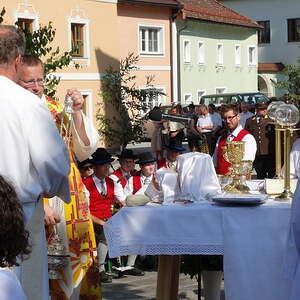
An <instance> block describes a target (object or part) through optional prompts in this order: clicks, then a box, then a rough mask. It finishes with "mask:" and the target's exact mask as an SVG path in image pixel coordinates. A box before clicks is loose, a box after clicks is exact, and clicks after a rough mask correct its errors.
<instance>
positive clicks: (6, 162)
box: [0, 25, 70, 300]
mask: <svg viewBox="0 0 300 300" xmlns="http://www.w3.org/2000/svg"><path fill="white" fill-rule="evenodd" d="M24 49H25V40H24V37H23V36H22V34H21V33H19V32H18V31H17V29H16V28H15V27H14V26H7V25H0V111H1V123H0V136H1V139H2V144H1V147H0V157H1V160H0V174H2V175H3V176H4V177H5V178H6V179H7V180H9V181H10V182H11V183H12V184H13V185H14V187H15V188H16V192H17V194H18V197H19V199H20V201H21V202H22V206H23V209H24V215H25V221H26V222H29V223H30V222H32V221H34V222H40V223H41V225H40V226H39V227H41V228H44V226H43V211H42V205H41V204H42V201H39V199H40V197H41V195H45V194H47V195H57V196H59V197H60V198H61V199H63V200H64V201H66V202H69V201H70V193H69V183H68V174H69V156H68V152H67V148H66V147H65V144H64V143H63V141H62V139H61V138H60V136H59V134H58V132H57V129H56V127H55V125H54V124H53V121H52V118H51V115H50V113H49V111H48V109H47V107H46V105H45V104H44V103H42V102H41V101H39V99H38V97H36V96H35V95H33V94H32V93H30V92H28V91H26V90H24V89H23V88H21V87H20V86H19V85H17V84H16V83H15V82H16V81H17V80H18V71H19V67H20V63H21V56H22V55H23V52H24ZM40 236H41V240H40V241H39V242H40V243H41V244H42V245H43V248H44V256H46V244H45V237H44V235H43V233H41V235H40ZM42 237H44V238H42ZM20 272H22V266H21V268H18V269H17V270H16V273H17V274H18V275H20ZM34 276H35V272H32V274H30V277H31V280H32V281H33V282H34V281H35V280H37V279H36V278H35V277H34ZM46 288H47V287H46ZM39 300H40V299H39Z"/></svg>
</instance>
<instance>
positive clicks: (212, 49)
mask: <svg viewBox="0 0 300 300" xmlns="http://www.w3.org/2000/svg"><path fill="white" fill-rule="evenodd" d="M181 3H182V4H183V5H184V7H183V9H182V13H181V14H180V15H179V16H178V17H177V20H176V25H177V33H178V49H179V52H178V61H179V67H178V74H179V78H180V80H179V87H178V89H179V95H180V101H181V103H183V104H189V103H191V102H193V103H199V102H200V99H201V96H203V95H205V94H219V93H236V92H238V93H246V92H257V89H258V88H257V30H258V27H259V26H258V25H257V24H256V23H254V22H252V21H251V20H249V19H248V18H246V17H244V16H241V15H239V14H237V13H235V12H233V11H232V10H229V9H228V8H227V7H225V6H223V5H222V4H219V3H218V2H216V1H214V0H213V1H202V0H200V1H191V0H189V1H187V0H184V1H181Z"/></svg>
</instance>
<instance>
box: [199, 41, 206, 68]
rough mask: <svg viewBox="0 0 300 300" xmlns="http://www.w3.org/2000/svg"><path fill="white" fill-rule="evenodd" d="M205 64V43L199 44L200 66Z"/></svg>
mask: <svg viewBox="0 0 300 300" xmlns="http://www.w3.org/2000/svg"><path fill="white" fill-rule="evenodd" d="M204 62H205V52H204V43H203V42H198V64H204Z"/></svg>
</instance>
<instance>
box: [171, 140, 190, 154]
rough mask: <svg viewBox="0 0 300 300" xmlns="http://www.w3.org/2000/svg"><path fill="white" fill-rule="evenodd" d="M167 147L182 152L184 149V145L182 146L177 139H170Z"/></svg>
mask: <svg viewBox="0 0 300 300" xmlns="http://www.w3.org/2000/svg"><path fill="white" fill-rule="evenodd" d="M167 149H168V150H171V151H178V152H183V151H185V150H186V149H185V148H184V147H182V143H181V142H180V141H178V140H177V139H171V140H170V142H169V145H168V146H167Z"/></svg>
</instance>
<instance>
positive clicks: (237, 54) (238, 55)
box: [234, 44, 242, 66]
mask: <svg viewBox="0 0 300 300" xmlns="http://www.w3.org/2000/svg"><path fill="white" fill-rule="evenodd" d="M234 61H235V65H236V66H240V65H241V62H242V47H241V45H240V44H236V45H234Z"/></svg>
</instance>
